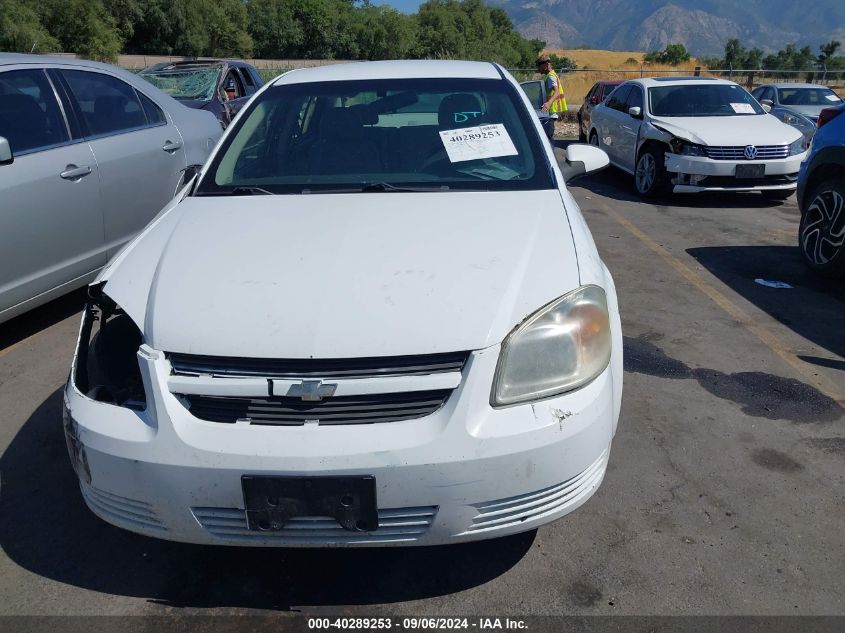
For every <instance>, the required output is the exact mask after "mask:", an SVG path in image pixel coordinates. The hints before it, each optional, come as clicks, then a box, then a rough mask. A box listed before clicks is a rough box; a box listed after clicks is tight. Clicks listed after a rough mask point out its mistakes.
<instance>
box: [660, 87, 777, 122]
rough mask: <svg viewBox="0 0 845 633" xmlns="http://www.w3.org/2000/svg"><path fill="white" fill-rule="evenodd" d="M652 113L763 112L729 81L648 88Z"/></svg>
mask: <svg viewBox="0 0 845 633" xmlns="http://www.w3.org/2000/svg"><path fill="white" fill-rule="evenodd" d="M648 102H649V109H650V111H651V113H652V114H653V115H654V116H665V117H674V116H737V115H741V116H744V115H754V114H765V110H763V107H762V106H761V105H760V104H759V103H757V100H756V99H755V98H754V97H752V96H751V95H750V94H748V92H746V91H745V90H744V89H743V88H741V87H739V86H737V85H731V84H710V85H702V84H695V85H690V84H687V85H675V86H659V87H654V88H649V89H648Z"/></svg>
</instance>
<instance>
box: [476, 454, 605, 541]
mask: <svg viewBox="0 0 845 633" xmlns="http://www.w3.org/2000/svg"><path fill="white" fill-rule="evenodd" d="M609 456H610V453H609V451H608V450H607V449H605V450H604V452H602V454H601V455H600V456H599V458H598V459H597V460H596V461H595V462H593V463H592V464H591V465H590V466H589V467H588V468H587V469H586V470H584V471H582V472H581V473H579V474H578V475H576V476H575V477H572V478H571V479H568V480H567V481H564V482H562V483H559V484H557V485H555V486H550V487H548V488H544V489H543V490H538V491H536V492H532V493H529V494H525V495H519V496H516V497H508V498H507V499H499V500H497V501H488V502H485V503H480V504H477V505H476V506H475V508H476V510H478V514H477V515H476V516H475V518H473V520H472V525H471V526H470V527H469V529H468V530H467V531H466V533H474V532H490V531H493V530H500V529H503V528H507V527H511V526H514V525H519V524H520V523H524V522H525V521H529V520H532V519H538V518H540V517H543V516H546V515H548V514H552V513H554V512H559V511H560V510H563V509H565V508H566V507H567V506H573V505H575V504H576V503H578V502H579V501H581V500H582V499H583V498H584V497H585V496H588V495H589V494H590V493H591V492H592V491H593V490H595V488H596V487H597V486H598V485H599V483H601V480H602V477H604V471H605V468H607V460H608V457H609Z"/></svg>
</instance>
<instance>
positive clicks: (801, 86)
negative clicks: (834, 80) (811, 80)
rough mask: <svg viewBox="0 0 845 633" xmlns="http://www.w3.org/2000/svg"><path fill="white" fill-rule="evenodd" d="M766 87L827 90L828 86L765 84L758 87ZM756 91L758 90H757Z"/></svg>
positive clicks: (794, 83) (795, 83)
mask: <svg viewBox="0 0 845 633" xmlns="http://www.w3.org/2000/svg"><path fill="white" fill-rule="evenodd" d="M766 86H771V87H772V88H824V89H827V86H820V85H818V84H807V83H797V82H793V83H787V82H784V83H777V84H764V85H762V86H758V88H765V87H766ZM755 90H756V88H755Z"/></svg>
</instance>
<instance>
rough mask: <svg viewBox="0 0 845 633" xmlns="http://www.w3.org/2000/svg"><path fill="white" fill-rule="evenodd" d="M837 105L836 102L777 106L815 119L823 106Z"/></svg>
mask: <svg viewBox="0 0 845 633" xmlns="http://www.w3.org/2000/svg"><path fill="white" fill-rule="evenodd" d="M836 105H838V104H837V103H832V102H831V103H830V104H826V105H817V106H812V105H810V106H798V105H782V106H778V107H779V108H781V109H783V110H786V111H787V112H797V113H798V114H803V115H804V116H805V117H807V118H808V119H812V120H813V121H815V120H816V119H818V118H819V114H820V113H821V111H822V110H824V109H825V108H831V107H833V106H836Z"/></svg>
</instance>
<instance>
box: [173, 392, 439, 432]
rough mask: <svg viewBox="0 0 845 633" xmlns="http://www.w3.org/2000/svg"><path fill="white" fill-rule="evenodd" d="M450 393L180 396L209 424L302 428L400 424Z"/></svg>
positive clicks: (430, 410)
mask: <svg viewBox="0 0 845 633" xmlns="http://www.w3.org/2000/svg"><path fill="white" fill-rule="evenodd" d="M450 393H452V390H451V389H444V390H440V391H410V392H406V393H387V394H376V395H366V396H342V397H337V398H326V399H325V400H320V401H317V402H303V401H302V400H301V399H300V398H286V397H272V398H230V397H218V396H195V395H185V396H182V400H183V402H185V403H187V405H188V409H189V410H190V412H191V415H193V416H194V417H197V418H199V419H201V420H208V421H209V422H225V423H229V424H231V423H234V422H237V421H238V420H249V422H250V423H251V424H268V425H276V426H302V425H303V424H305V423H306V422H309V421H314V422H319V424H320V425H333V424H374V423H377V422H399V421H401V420H411V419H413V418H421V417H424V416H427V415H431V414H432V413H434V412H435V411H437V410H438V409H439V408H440V407H442V406H443V404H444V403H445V402H446V400H447V399H448V397H449V394H450Z"/></svg>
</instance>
